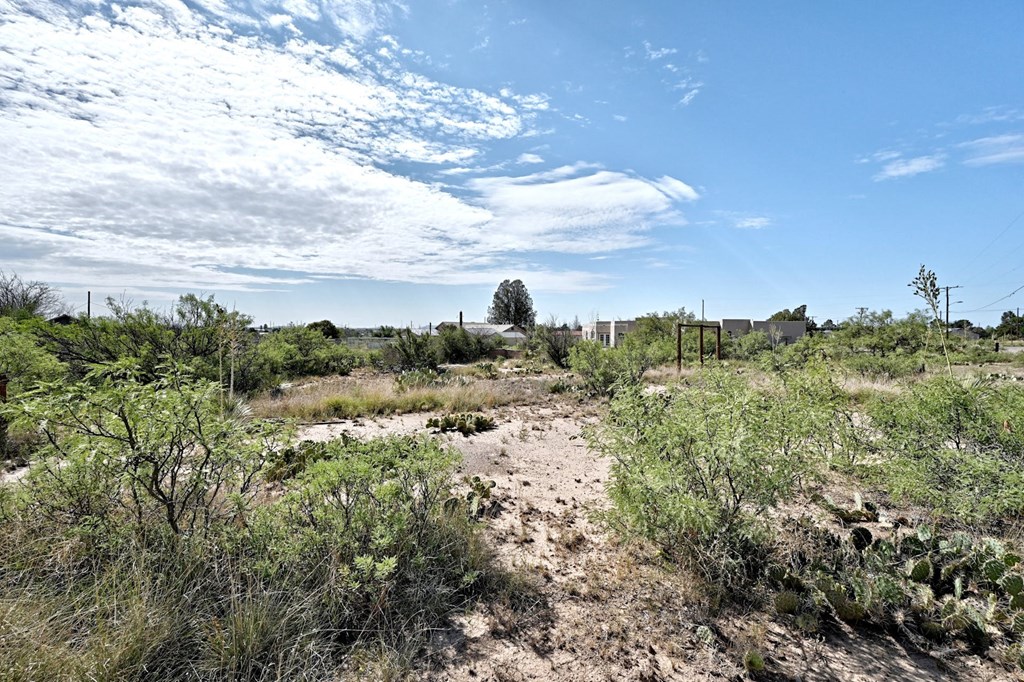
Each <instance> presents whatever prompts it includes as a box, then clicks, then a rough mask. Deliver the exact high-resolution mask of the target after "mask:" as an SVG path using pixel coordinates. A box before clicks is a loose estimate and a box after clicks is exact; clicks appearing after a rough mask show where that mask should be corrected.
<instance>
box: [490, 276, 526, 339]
mask: <svg viewBox="0 0 1024 682" xmlns="http://www.w3.org/2000/svg"><path fill="white" fill-rule="evenodd" d="M487 321H488V322H489V323H490V324H514V325H518V326H520V327H523V328H524V329H532V328H533V325H534V323H535V322H536V321H537V311H535V310H534V309H533V299H532V298H530V292H528V291H527V290H526V285H525V284H523V280H521V279H517V280H513V281H511V282H510V281H508V280H507V279H506V280H505V281H504V282H502V283H501V284H499V285H498V288H497V290H496V291H495V292H494V299H493V300H492V301H491V307H490V308H488V309H487Z"/></svg>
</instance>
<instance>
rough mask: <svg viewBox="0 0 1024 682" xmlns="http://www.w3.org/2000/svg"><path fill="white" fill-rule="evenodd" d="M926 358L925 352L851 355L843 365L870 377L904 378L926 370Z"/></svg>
mask: <svg viewBox="0 0 1024 682" xmlns="http://www.w3.org/2000/svg"><path fill="white" fill-rule="evenodd" d="M925 362H926V358H925V356H924V355H923V354H920V353H915V354H913V355H905V354H902V353H901V354H890V355H868V354H857V355H850V356H848V357H846V358H845V359H843V360H842V363H841V364H842V366H843V367H844V368H846V369H848V370H849V371H851V372H855V373H857V374H859V375H861V376H863V377H866V378H868V379H890V380H891V379H902V378H905V377H908V376H912V375H914V374H920V373H922V372H923V371H924V367H925Z"/></svg>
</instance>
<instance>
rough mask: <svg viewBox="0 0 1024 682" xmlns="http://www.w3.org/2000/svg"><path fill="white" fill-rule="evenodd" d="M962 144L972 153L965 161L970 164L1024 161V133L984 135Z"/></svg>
mask: <svg viewBox="0 0 1024 682" xmlns="http://www.w3.org/2000/svg"><path fill="white" fill-rule="evenodd" d="M960 146H961V147H963V148H965V149H967V150H968V153H969V154H970V156H969V157H968V158H967V160H965V161H964V163H966V164H967V165H968V166H991V165H993V164H997V163H1022V162H1024V135H995V136H992V137H982V138H979V139H977V140H972V141H970V142H965V143H963V144H962V145H960Z"/></svg>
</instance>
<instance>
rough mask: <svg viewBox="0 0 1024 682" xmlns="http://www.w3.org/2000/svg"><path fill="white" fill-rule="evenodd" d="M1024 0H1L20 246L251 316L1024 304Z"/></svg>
mask: <svg viewBox="0 0 1024 682" xmlns="http://www.w3.org/2000/svg"><path fill="white" fill-rule="evenodd" d="M1022 35H1024V3H1021V2H1019V1H1018V0H1008V1H1005V2H1000V1H997V0H985V1H983V2H977V3H964V2H950V1H946V2H918V1H912V0H908V1H905V2H899V3H850V2H843V3H839V2H829V3H824V2H819V1H817V0H806V1H803V2H801V1H797V0H792V1H787V2H777V3H765V2H756V1H754V0H751V1H749V2H738V1H735V2H730V1H711V0H708V1H705V2H681V1H678V0H672V1H665V2H655V1H644V0H634V1H631V2H593V0H559V1H558V2H550V1H545V2H539V1H533V0H520V1H518V2H512V1H509V2H471V1H469V0H408V1H407V2H396V1H394V0H382V1H379V2H378V1H375V0H330V1H325V0H194V1H188V0H167V1H158V0H153V1H149V0H144V1H142V2H134V1H125V2H117V3H111V2H106V1H104V0H71V1H67V2H48V1H45V0H0V179H2V181H0V270H3V271H5V272H15V273H17V274H18V275H20V276H21V277H22V278H24V279H32V280H41V281H45V282H48V283H50V284H52V285H54V286H57V287H59V288H60V290H61V291H62V292H63V293H64V295H65V296H66V297H67V298H68V300H69V301H70V302H71V303H72V304H73V305H74V306H75V307H76V308H77V309H78V310H79V311H82V310H84V307H85V300H86V291H91V292H92V297H93V301H94V303H93V308H94V310H93V313H94V314H102V313H103V307H102V305H101V303H100V302H101V301H102V300H103V299H104V298H105V297H107V296H112V297H114V298H115V299H119V300H120V299H125V300H129V301H134V302H135V303H138V304H141V303H142V302H144V301H145V302H148V304H149V305H150V306H152V307H156V308H162V307H166V306H168V305H170V304H171V302H173V301H174V300H175V299H176V298H177V297H178V296H179V295H181V294H183V293H188V292H192V293H198V294H203V295H211V294H212V295H214V296H215V297H216V300H217V301H218V302H220V303H222V304H225V305H227V306H230V307H235V308H237V309H238V310H241V311H243V312H246V313H248V314H250V315H252V316H253V317H254V318H255V319H256V322H257V323H268V324H285V323H289V322H296V323H303V322H310V321H314V320H320V319H330V320H332V321H334V322H335V323H336V324H338V325H347V326H350V327H364V326H376V325H381V324H388V325H396V326H405V325H412V326H420V325H426V324H428V323H437V322H440V321H442V320H452V319H457V317H458V314H459V312H460V311H463V313H464V315H465V318H466V319H467V320H482V319H483V318H484V317H485V316H486V312H487V306H488V305H489V303H490V301H491V297H492V295H493V293H494V290H495V289H496V287H497V286H498V284H499V283H500V282H501V281H503V280H505V279H517V278H518V279H521V280H522V281H523V282H524V284H525V285H526V287H527V289H528V290H529V292H530V293H531V295H532V297H533V301H534V304H535V307H536V309H537V313H538V319H539V320H546V319H548V318H549V317H551V316H555V317H557V318H558V319H559V320H561V321H568V320H572V319H573V318H574V317H575V318H578V319H579V320H580V321H583V322H586V321H588V320H592V319H628V318H632V317H635V316H638V315H642V314H645V313H649V312H652V311H666V310H677V309H679V308H681V307H685V308H686V309H687V310H689V311H694V312H696V313H697V314H698V315H700V312H701V309H702V305H703V309H704V314H705V317H706V318H707V319H721V318H734V317H735V318H753V319H761V318H764V317H766V316H769V315H771V314H772V313H774V312H776V311H778V310H781V309H783V308H794V307H796V306H799V305H803V304H806V305H807V312H808V314H809V315H811V316H813V317H814V318H815V319H816V320H817V321H818V322H819V323H821V322H823V321H824V320H825V319H833V320H835V321H839V320H842V319H846V318H848V317H851V316H854V315H856V314H857V309H858V308H861V307H865V308H868V309H871V310H883V309H889V310H892V311H893V312H894V313H895V314H897V315H903V314H905V313H906V312H908V311H911V310H914V309H917V308H921V307H923V305H924V304H923V302H922V301H921V300H920V299H917V298H915V297H914V296H913V291H912V290H911V288H910V287H908V283H909V282H910V281H911V280H912V279H913V278H914V277H915V276H916V275H917V272H918V269H919V268H920V266H921V265H925V266H926V267H927V268H929V269H931V270H934V271H935V273H936V274H937V276H938V281H939V284H940V285H941V286H950V287H960V288H956V289H951V290H950V291H949V294H950V303H951V318H952V319H958V318H967V319H970V320H971V321H973V322H974V323H975V324H982V325H985V324H997V323H998V320H999V317H1000V313H1001V312H1003V311H1004V310H1016V309H1017V308H1018V307H1019V306H1024V78H1022V77H1021V73H1022V67H1024V39H1022V38H1021V36H1022Z"/></svg>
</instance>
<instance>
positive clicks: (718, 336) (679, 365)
mask: <svg viewBox="0 0 1024 682" xmlns="http://www.w3.org/2000/svg"><path fill="white" fill-rule="evenodd" d="M683 327H695V328H697V329H700V364H701V365H703V364H704V330H705V329H714V330H715V359H716V360H721V359H722V325H719V324H703V323H701V324H684V323H682V322H677V323H676V371H677V372H681V371H682V370H683Z"/></svg>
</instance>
